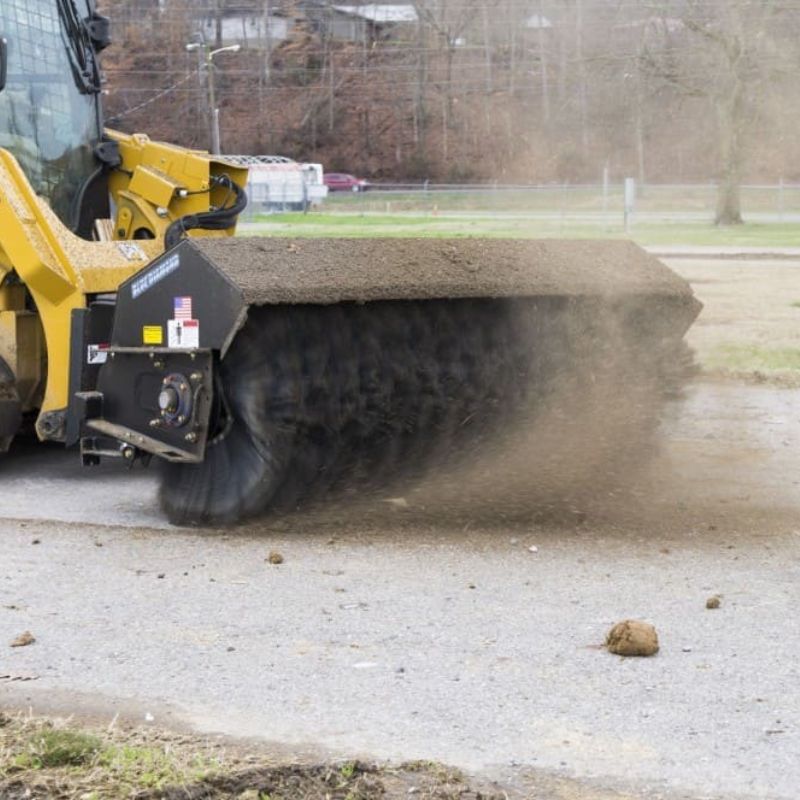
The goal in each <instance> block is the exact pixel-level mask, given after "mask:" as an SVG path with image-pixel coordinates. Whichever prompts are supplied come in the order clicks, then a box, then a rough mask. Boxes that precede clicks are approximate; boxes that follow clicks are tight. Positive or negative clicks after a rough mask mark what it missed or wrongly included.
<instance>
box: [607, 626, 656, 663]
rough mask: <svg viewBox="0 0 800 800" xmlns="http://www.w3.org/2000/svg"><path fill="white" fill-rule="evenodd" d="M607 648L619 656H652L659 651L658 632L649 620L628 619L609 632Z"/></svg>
mask: <svg viewBox="0 0 800 800" xmlns="http://www.w3.org/2000/svg"><path fill="white" fill-rule="evenodd" d="M606 648H607V649H608V652H609V653H614V654H615V655H618V656H652V655H655V654H656V653H657V652H658V634H657V633H656V629H655V628H654V627H653V626H652V625H651V624H650V623H649V622H641V621H640V620H636V619H626V620H624V621H623V622H618V623H617V624H616V625H614V627H613V628H611V630H610V631H609V632H608V635H607V636H606Z"/></svg>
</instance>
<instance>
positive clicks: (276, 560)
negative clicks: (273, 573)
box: [267, 550, 283, 564]
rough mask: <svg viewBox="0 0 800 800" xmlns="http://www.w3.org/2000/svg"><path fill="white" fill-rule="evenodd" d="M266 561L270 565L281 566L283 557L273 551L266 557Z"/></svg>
mask: <svg viewBox="0 0 800 800" xmlns="http://www.w3.org/2000/svg"><path fill="white" fill-rule="evenodd" d="M267 561H269V563H270V564H283V556H282V555H281V554H280V553H279V552H278V551H277V550H273V551H272V552H270V554H269V555H268V556H267Z"/></svg>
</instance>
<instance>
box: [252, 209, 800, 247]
mask: <svg viewBox="0 0 800 800" xmlns="http://www.w3.org/2000/svg"><path fill="white" fill-rule="evenodd" d="M241 232H242V233H244V234H248V235H254V234H255V235H261V236H315V237H354V238H364V237H369V238H372V237H381V236H400V237H404V236H405V237H408V236H413V237H421V236H425V237H459V236H482V237H511V238H553V237H557V238H559V237H563V238H574V239H593V238H625V236H626V234H625V232H624V230H623V229H622V226H621V225H616V226H615V225H604V224H602V223H597V224H595V223H591V222H571V221H570V220H569V219H564V220H553V219H536V218H529V219H526V218H521V217H513V216H510V217H509V216H506V217H504V216H502V215H497V216H491V215H487V216H485V217H484V216H474V217H458V216H448V215H438V216H434V215H422V214H419V215H412V214H409V215H406V214H377V213H376V214H350V213H338V214H336V213H334V214H331V213H317V212H312V213H309V214H299V213H298V214H276V215H271V216H266V215H265V216H260V217H256V218H255V219H254V220H253V221H252V222H249V223H246V224H243V225H242V226H241ZM630 238H632V239H634V240H635V241H637V242H638V243H639V244H643V245H701V246H706V245H708V246H714V245H717V246H742V247H764V248H768V247H800V225H797V224H788V223H775V224H755V223H750V224H745V225H738V226H734V227H729V228H718V227H715V226H714V225H710V224H707V223H700V222H696V223H695V222H686V223H670V222H664V223H642V224H639V225H635V226H633V228H632V230H631V234H630Z"/></svg>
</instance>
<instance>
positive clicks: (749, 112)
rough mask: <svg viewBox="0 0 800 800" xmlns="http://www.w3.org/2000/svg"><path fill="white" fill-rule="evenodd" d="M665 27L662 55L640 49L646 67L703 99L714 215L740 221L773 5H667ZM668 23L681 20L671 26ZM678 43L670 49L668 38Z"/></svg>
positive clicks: (732, 0) (741, 1) (734, 0)
mask: <svg viewBox="0 0 800 800" xmlns="http://www.w3.org/2000/svg"><path fill="white" fill-rule="evenodd" d="M664 11H666V12H667V14H669V12H670V11H671V12H672V14H673V16H672V17H671V19H672V20H673V25H672V26H671V27H672V30H670V29H669V28H668V27H665V31H666V32H667V36H668V37H669V38H671V39H672V40H673V41H670V42H668V43H667V44H668V46H666V47H664V49H663V50H662V52H661V53H657V52H655V51H654V50H653V49H652V48H648V49H645V50H643V51H642V61H643V65H644V67H645V69H646V70H647V71H648V72H649V73H650V74H651V75H655V76H658V77H660V78H661V79H663V80H665V81H666V82H668V83H669V84H670V85H671V86H673V87H674V88H675V89H677V90H678V91H679V92H680V93H682V94H684V95H687V96H692V97H699V98H703V100H704V101H705V103H706V105H707V108H708V109H709V111H710V112H711V113H712V114H713V117H714V121H715V126H716V139H715V141H714V143H713V144H714V148H715V150H716V153H717V162H718V171H719V175H718V177H719V190H718V195H717V209H716V217H715V221H716V224H718V225H738V224H741V223H742V210H741V181H742V173H743V169H744V166H745V163H746V158H747V143H746V137H747V130H748V128H749V126H750V124H751V123H752V121H753V120H754V118H755V117H756V115H757V112H758V104H759V96H760V93H761V88H762V86H763V83H764V79H765V72H764V68H763V64H762V61H763V57H764V54H765V51H766V48H767V47H768V43H769V41H770V32H771V31H770V29H771V23H772V21H773V17H774V13H775V5H774V4H772V3H767V2H755V1H754V0H727V2H725V3H715V4H713V5H712V4H708V3H705V2H701V0H684V2H682V3H680V4H678V5H677V6H675V5H673V4H671V3H667V4H666V5H665V7H664ZM675 22H679V23H680V30H676V25H675V24H674V23H675ZM676 38H680V39H682V41H681V42H680V43H679V44H680V46H679V47H677V48H676V47H675V46H674V45H675V41H674V40H675V39H676Z"/></svg>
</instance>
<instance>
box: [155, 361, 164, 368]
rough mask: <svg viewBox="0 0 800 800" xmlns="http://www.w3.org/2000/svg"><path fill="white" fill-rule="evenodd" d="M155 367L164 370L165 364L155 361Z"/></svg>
mask: <svg viewBox="0 0 800 800" xmlns="http://www.w3.org/2000/svg"><path fill="white" fill-rule="evenodd" d="M153 366H154V367H155V368H156V369H164V362H163V361H154V362H153Z"/></svg>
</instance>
